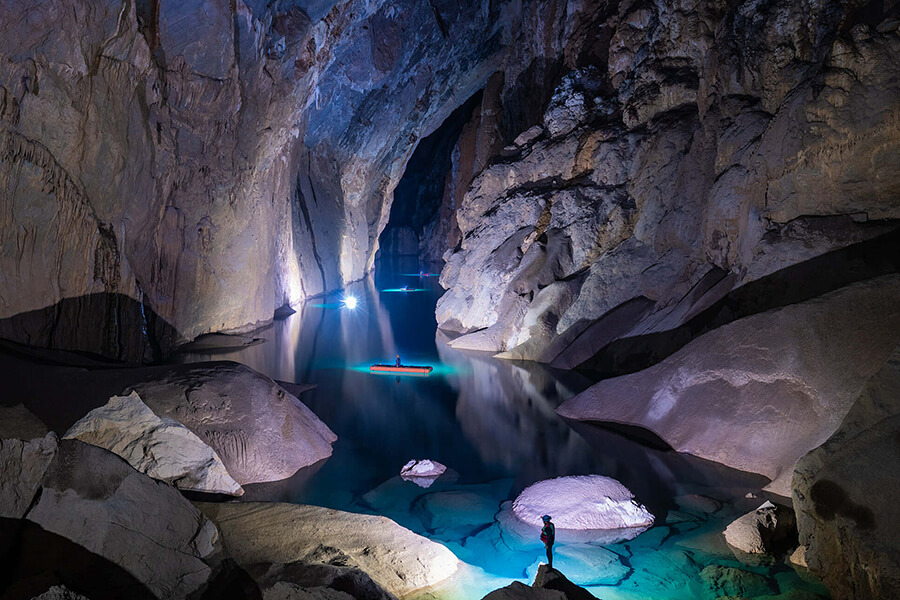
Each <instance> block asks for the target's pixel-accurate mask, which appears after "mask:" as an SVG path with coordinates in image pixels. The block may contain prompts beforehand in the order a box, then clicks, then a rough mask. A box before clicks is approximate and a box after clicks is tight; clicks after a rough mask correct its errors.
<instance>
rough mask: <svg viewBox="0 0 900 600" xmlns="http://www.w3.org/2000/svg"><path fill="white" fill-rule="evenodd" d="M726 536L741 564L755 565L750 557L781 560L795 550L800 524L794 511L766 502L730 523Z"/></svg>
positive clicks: (725, 532) (726, 529)
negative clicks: (779, 558) (780, 558)
mask: <svg viewBox="0 0 900 600" xmlns="http://www.w3.org/2000/svg"><path fill="white" fill-rule="evenodd" d="M724 535H725V541H726V542H727V543H728V545H729V546H731V548H732V549H733V550H734V553H735V557H736V558H737V559H738V560H739V561H741V562H744V563H749V564H755V563H756V562H757V561H755V560H753V558H754V557H752V556H751V557H748V556H747V555H756V556H759V555H764V556H773V557H780V556H783V555H784V554H785V553H786V552H788V551H789V550H791V549H792V548H794V546H796V545H797V522H796V519H795V518H794V511H793V509H791V508H790V507H788V506H781V505H776V504H772V503H771V502H769V501H766V502H763V503H762V504H761V505H760V507H759V508H757V509H756V510H754V511H752V512H749V513H747V514H745V515H743V516H741V517H739V518H737V519H735V520H734V521H732V522H731V523H729V525H728V527H726V528H725V531H724Z"/></svg>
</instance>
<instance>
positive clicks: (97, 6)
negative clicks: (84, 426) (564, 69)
mask: <svg viewBox="0 0 900 600" xmlns="http://www.w3.org/2000/svg"><path fill="white" fill-rule="evenodd" d="M502 8H503V7H502V6H493V7H488V6H485V7H482V6H481V4H480V3H464V5H458V4H454V5H452V6H451V5H450V4H447V5H446V6H445V5H444V3H440V2H438V3H435V10H437V11H438V12H439V13H440V16H441V23H442V24H443V25H442V26H438V25H437V24H436V21H435V10H432V7H431V6H429V5H426V4H423V3H417V2H404V3H394V2H363V1H356V0H349V1H345V2H338V3H333V2H332V3H317V4H316V5H315V6H314V7H310V8H309V10H311V11H312V13H308V12H306V10H304V8H303V7H300V6H296V5H294V4H292V3H289V2H288V3H273V4H272V6H270V7H269V6H266V5H265V4H264V3H260V2H243V1H241V0H238V1H237V2H232V3H227V2H215V1H210V0H189V1H187V2H159V3H146V2H137V3H135V2H132V1H131V0H124V1H122V2H116V1H114V0H104V1H102V2H99V3H98V2H87V1H86V0H53V1H51V2H45V3H42V4H40V5H39V6H31V5H28V4H27V3H17V2H7V3H5V4H3V6H0V34H2V35H0V56H2V57H3V59H4V60H2V61H0V135H2V148H3V152H2V156H0V184H2V186H3V192H2V203H3V212H2V216H0V219H2V222H3V228H2V233H0V236H2V252H0V261H2V263H0V264H2V267H3V268H2V270H0V278H2V283H3V285H2V289H0V322H2V323H0V329H2V331H3V335H4V336H7V337H13V338H15V339H20V340H22V341H27V342H32V343H38V344H42V345H50V346H58V347H78V348H79V349H82V350H93V351H100V352H104V353H106V354H110V355H113V356H117V357H120V358H130V359H139V358H141V357H144V356H145V355H146V353H147V352H148V348H151V349H152V348H156V349H157V350H160V351H162V352H165V351H166V350H168V349H169V348H171V346H172V345H174V344H176V343H178V342H181V341H184V340H187V339H191V338H193V337H196V336H197V335H199V334H202V333H205V332H209V331H216V330H240V329H247V328H251V327H255V326H257V325H259V324H261V323H264V322H266V321H267V320H269V319H271V317H272V313H273V310H274V309H275V308H277V307H279V306H281V305H283V304H285V303H296V302H298V301H299V300H301V299H302V298H303V297H305V296H308V295H311V294H316V293H321V292H323V291H326V290H328V289H334V288H337V287H340V286H341V285H342V284H343V283H344V282H346V281H348V280H350V279H357V278H359V277H361V276H362V275H363V274H364V272H365V271H366V269H367V268H369V267H371V264H372V260H373V257H374V252H375V249H376V248H375V246H376V239H377V236H378V233H379V232H380V230H381V228H383V226H384V222H385V221H386V219H387V215H388V214H389V205H388V204H389V201H390V197H391V191H392V189H393V186H394V185H395V184H396V181H397V180H398V179H399V177H400V175H401V174H402V171H403V167H404V165H405V162H406V159H407V158H408V156H409V155H410V154H411V152H412V149H413V147H414V146H415V144H416V142H417V140H418V139H419V138H420V137H422V136H423V135H425V134H427V133H428V132H429V131H430V130H433V129H434V128H435V127H437V125H438V124H439V123H440V122H441V121H442V120H443V118H445V117H446V115H447V114H449V112H450V111H451V110H452V109H453V108H455V107H456V106H457V105H458V104H460V103H461V102H462V101H463V100H465V98H467V97H469V96H471V95H472V94H473V93H474V92H475V91H476V90H478V89H479V88H480V87H482V86H483V85H484V81H485V80H486V79H487V77H488V76H489V75H490V73H491V72H493V71H494V70H495V67H496V63H497V60H498V56H499V53H500V51H501V49H502V44H501V43H500V40H499V33H498V32H499V31H501V29H503V28H507V29H508V28H509V27H512V26H513V25H514V23H513V24H510V22H509V21H508V18H514V17H504V16H503V15H504V11H503V10H502ZM313 9H314V10H313ZM79 207H81V208H79ZM79 211H80V212H79ZM102 231H105V232H108V233H107V234H103V233H101V232H102ZM313 231H315V234H316V240H315V242H314V243H313V240H312V237H313ZM112 240H115V252H114V254H115V255H116V258H115V260H114V261H113V263H115V265H117V270H118V272H117V273H116V274H114V275H113V274H112V273H108V271H109V270H110V268H113V263H109V262H108V261H106V258H105V257H106V256H107V255H108V254H109V253H108V252H107V251H106V249H111V248H112V247H111V246H109V243H108V242H111V241H112ZM98 244H99V245H100V246H102V247H103V248H104V250H103V251H102V252H101V251H98V250H97V248H98V247H99V246H98ZM108 247H109V248H108ZM98 260H99V261H101V262H102V264H101V265H99V266H98V265H96V264H95V263H96V262H97V261H98ZM97 273H100V274H102V276H101V277H100V278H95V277H94V275H95V274H97ZM112 282H114V285H113V284H112ZM94 295H100V296H104V295H105V296H110V295H111V296H112V298H111V299H110V298H105V299H104V298H99V299H97V301H94V300H86V299H91V298H92V297H93V296H94ZM122 303H124V304H129V303H130V304H133V305H134V306H135V311H134V312H135V314H136V315H139V317H136V318H134V319H130V320H127V319H126V321H128V322H127V323H126V322H123V321H122V320H121V319H119V318H118V317H117V316H116V315H117V314H118V311H121V310H122V308H121V306H120V304H122ZM70 305H71V306H72V307H74V308H73V310H69V309H68V308H66V306H70ZM117 307H118V308H117ZM110 311H112V314H110ZM70 313H71V315H74V316H77V317H78V318H79V319H81V320H86V321H88V322H107V321H109V320H110V319H112V320H113V321H114V322H115V323H116V324H117V325H116V326H117V327H118V329H117V333H116V334H115V337H119V338H121V339H123V340H124V339H129V338H140V337H141V336H142V335H143V333H142V330H146V332H147V333H146V334H147V336H149V338H152V339H146V340H143V341H141V342H138V343H136V344H124V345H122V344H119V345H116V344H114V345H113V346H110V345H109V344H100V343H99V342H97V341H95V340H93V339H91V340H84V338H83V336H77V335H74V334H73V333H72V332H73V331H74V329H75V328H76V325H75V324H74V323H72V322H70V320H67V319H64V318H63V317H64V316H65V315H66V314H70ZM148 315H149V316H148ZM26 317H27V318H26ZM150 322H152V323H155V324H156V325H155V326H151V327H149V329H148V328H147V323H150ZM152 323H151V325H152ZM67 332H68V333H67ZM76 338H77V339H78V340H82V341H83V343H82V342H78V343H76V342H75V340H76ZM73 344H74V346H73Z"/></svg>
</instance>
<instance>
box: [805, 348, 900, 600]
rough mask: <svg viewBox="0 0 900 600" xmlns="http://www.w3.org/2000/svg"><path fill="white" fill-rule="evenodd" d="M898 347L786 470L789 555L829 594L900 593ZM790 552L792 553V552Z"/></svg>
mask: <svg viewBox="0 0 900 600" xmlns="http://www.w3.org/2000/svg"><path fill="white" fill-rule="evenodd" d="M898 452H900V350H895V351H894V352H893V354H892V355H891V357H890V359H889V360H888V362H887V364H886V365H884V366H883V367H882V368H881V370H879V371H878V372H877V373H876V374H875V375H874V376H873V377H872V378H871V379H869V381H868V383H867V384H866V385H865V387H864V388H863V389H862V391H861V393H860V394H859V395H858V398H857V399H856V402H855V403H854V404H853V406H852V408H851V409H850V411H849V412H848V413H847V415H846V417H845V418H844V420H843V422H842V423H841V426H840V427H839V428H838V430H837V431H836V432H835V433H834V434H833V435H832V436H831V437H830V438H829V439H828V441H826V442H825V443H824V444H822V445H821V446H819V447H818V448H816V449H815V450H813V451H811V452H810V453H809V454H807V455H806V456H804V457H803V458H802V459H801V460H800V461H799V462H798V463H797V467H796V469H795V471H794V479H793V500H794V507H795V510H796V513H797V526H798V529H799V533H800V543H801V544H802V545H803V546H801V547H805V552H804V553H803V555H802V556H798V557H797V560H798V561H800V562H801V564H802V563H803V562H805V564H806V566H808V567H809V569H810V570H811V571H812V572H813V573H814V574H816V575H818V576H819V577H821V578H822V580H823V581H824V582H825V584H826V585H827V586H828V589H829V591H830V592H831V594H832V595H833V596H834V598H835V599H836V600H849V599H851V598H872V599H873V600H888V599H889V598H896V597H898V596H900V561H898V557H900V544H898V540H900V504H898V503H897V502H896V501H894V498H893V497H885V496H884V494H885V493H887V494H888V496H891V492H889V490H895V489H897V488H898V485H900V466H898V465H900V462H898V460H897V457H898V456H900V454H898ZM792 558H793V557H792Z"/></svg>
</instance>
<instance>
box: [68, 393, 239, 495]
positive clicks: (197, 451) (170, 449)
mask: <svg viewBox="0 0 900 600" xmlns="http://www.w3.org/2000/svg"><path fill="white" fill-rule="evenodd" d="M64 438H65V439H77V440H81V441H82V442H85V443H88V444H92V445H94V446H99V447H101V448H106V449H107V450H109V451H110V452H113V453H114V454H117V455H119V456H121V457H122V458H124V459H125V460H126V461H128V464H130V465H131V466H132V467H134V468H135V469H137V470H138V471H140V472H141V473H145V474H147V475H149V476H150V477H152V478H154V479H159V480H160V481H165V482H166V483H171V484H172V485H174V486H175V487H177V488H178V489H182V490H188V491H195V492H206V493H211V494H229V495H232V496H240V495H241V494H243V493H244V490H243V489H242V488H241V486H240V485H238V483H237V482H236V481H235V480H234V479H232V478H231V475H229V474H228V471H227V470H226V469H225V465H223V464H222V460H221V459H220V458H219V456H218V455H217V454H216V453H215V451H214V450H213V449H212V448H210V447H209V446H207V445H206V444H205V443H203V441H202V440H200V438H198V437H197V436H196V435H194V434H193V433H191V431H190V430H189V429H188V428H187V427H185V426H184V425H182V424H181V423H178V422H176V421H173V420H172V419H161V418H159V417H158V416H156V415H155V414H154V413H153V411H152V410H150V408H149V407H148V406H147V405H146V404H144V403H143V402H141V398H140V396H138V394H137V393H136V392H131V394H129V395H128V396H113V397H112V398H110V399H109V402H107V403H106V404H105V405H104V406H101V407H100V408H95V409H94V410H92V411H91V412H89V413H88V414H87V415H85V416H84V418H82V419H81V420H80V421H78V422H77V423H75V425H73V426H72V428H71V429H69V431H68V432H66V435H65V436H64Z"/></svg>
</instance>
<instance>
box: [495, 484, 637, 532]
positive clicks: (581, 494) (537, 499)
mask: <svg viewBox="0 0 900 600" xmlns="http://www.w3.org/2000/svg"><path fill="white" fill-rule="evenodd" d="M512 509H513V512H514V513H515V515H516V516H517V517H518V518H519V519H521V520H522V521H524V522H526V523H529V524H531V525H536V526H540V525H541V522H542V521H541V517H542V516H543V515H546V514H549V515H551V516H552V517H553V522H554V524H555V525H556V527H557V529H582V530H583V529H621V528H630V527H649V526H650V525H652V524H653V515H652V514H650V512H648V511H647V509H646V508H644V506H642V505H641V504H638V503H637V502H636V501H635V500H634V494H632V493H631V492H630V491H629V490H628V488H626V487H625V486H624V485H622V484H621V483H619V482H618V481H616V480H615V479H611V478H609V477H603V476H601V475H576V476H570V477H557V478H556V479H547V480H544V481H539V482H537V483H534V484H532V485H530V486H528V487H527V488H525V490H523V491H522V493H521V494H519V496H518V497H517V498H516V500H515V502H513V508H512Z"/></svg>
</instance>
